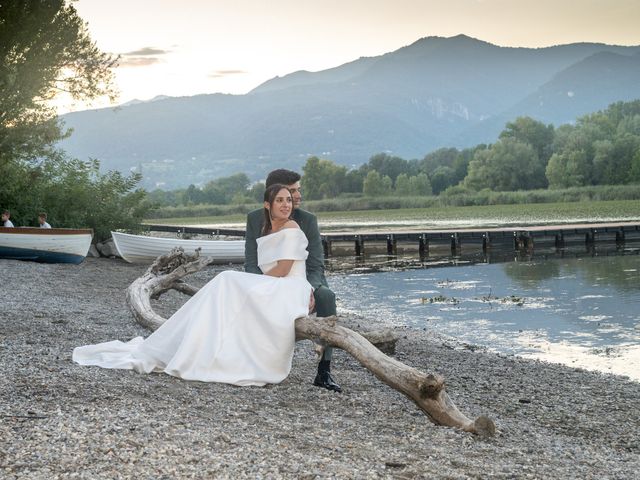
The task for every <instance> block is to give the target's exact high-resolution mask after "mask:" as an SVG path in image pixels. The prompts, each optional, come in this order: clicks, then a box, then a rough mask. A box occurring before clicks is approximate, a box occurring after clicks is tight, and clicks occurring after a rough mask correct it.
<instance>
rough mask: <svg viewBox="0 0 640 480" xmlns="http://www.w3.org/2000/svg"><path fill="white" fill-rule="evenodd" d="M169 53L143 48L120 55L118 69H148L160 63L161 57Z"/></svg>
mask: <svg viewBox="0 0 640 480" xmlns="http://www.w3.org/2000/svg"><path fill="white" fill-rule="evenodd" d="M169 53H171V50H165V49H162V48H156V47H143V48H139V49H138V50H132V51H130V52H123V53H121V54H120V62H119V64H118V66H119V67H124V68H127V67H148V66H149V65H154V64H156V63H160V62H161V61H162V58H161V57H162V56H163V55H167V54H169Z"/></svg>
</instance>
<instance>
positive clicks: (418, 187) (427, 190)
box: [409, 173, 433, 196]
mask: <svg viewBox="0 0 640 480" xmlns="http://www.w3.org/2000/svg"><path fill="white" fill-rule="evenodd" d="M409 188H410V189H411V191H412V192H413V194H414V195H419V196H428V195H432V194H433V191H432V189H431V182H430V181H429V177H428V176H427V175H426V174H425V173H419V174H418V175H415V176H413V177H409Z"/></svg>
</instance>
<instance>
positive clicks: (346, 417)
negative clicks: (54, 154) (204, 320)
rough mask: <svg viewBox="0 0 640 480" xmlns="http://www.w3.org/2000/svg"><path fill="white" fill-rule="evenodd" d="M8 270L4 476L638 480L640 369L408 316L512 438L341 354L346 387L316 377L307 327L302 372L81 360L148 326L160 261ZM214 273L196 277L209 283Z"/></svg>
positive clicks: (167, 299)
mask: <svg viewBox="0 0 640 480" xmlns="http://www.w3.org/2000/svg"><path fill="white" fill-rule="evenodd" d="M219 268H220V267H217V269H219ZM0 269H1V271H2V274H1V277H0V278H1V280H0V282H1V286H2V290H3V292H4V299H3V303H2V310H1V311H0V369H1V372H2V373H1V376H0V399H1V402H0V478H29V479H57V478H87V479H96V478H109V479H111V478H114V479H117V478H135V479H177V478H203V479H204V478H303V479H313V478H398V479H403V478H407V479H409V478H580V479H589V478H598V479H602V478H612V479H627V478H628V479H631V478H637V475H638V472H640V455H639V454H640V415H639V411H640V383H638V382H633V381H630V380H629V379H627V378H626V377H616V376H613V375H607V374H602V373H596V372H587V371H584V370H580V369H574V368H569V367H565V366H560V365H555V364H548V363H543V362H539V361H530V360H523V359H519V358H514V357H506V356H501V355H496V354H492V353H487V352H485V351H482V350H475V349H474V350H469V349H466V348H464V346H462V345H458V344H456V343H455V341H453V340H451V339H446V338H434V337H433V335H432V334H428V333H427V332H423V331H416V330H409V329H400V330H399V331H400V333H401V335H402V338H401V340H400V341H399V343H398V348H397V353H396V358H397V359H399V360H400V361H402V362H404V363H406V364H409V365H412V366H415V367H417V368H420V369H421V370H424V371H432V372H436V373H439V374H441V375H443V376H444V377H445V378H446V380H447V391H448V393H449V395H450V397H451V398H452V400H453V401H454V402H455V403H456V404H457V406H458V407H459V408H460V410H461V411H462V412H464V413H465V414H466V415H468V416H470V417H473V418H475V417H476V416H478V415H480V414H486V415H488V416H489V417H491V418H492V419H494V421H495V422H496V425H497V428H498V432H497V434H496V436H495V437H493V438H480V437H477V436H474V435H472V434H468V433H464V432H461V431H459V430H456V429H452V428H445V427H438V426H435V425H433V424H431V423H430V422H429V421H428V419H427V418H426V416H425V415H424V414H423V413H422V412H421V411H419V410H418V409H417V407H415V406H414V404H413V403H412V402H411V401H409V400H408V399H406V398H405V397H404V396H403V395H401V394H400V393H398V392H396V391H395V390H392V389H391V388H389V387H387V386H386V385H385V384H383V383H381V382H380V381H378V380H377V379H376V378H375V377H374V376H373V375H371V374H370V373H369V372H368V371H367V370H365V369H364V368H362V367H361V366H360V365H359V364H358V363H357V362H356V361H355V360H353V359H352V358H351V357H349V356H348V355H347V354H345V353H344V352H342V351H337V352H336V353H335V355H334V362H333V371H334V373H335V376H336V378H337V379H338V381H339V383H340V384H341V385H342V387H343V388H344V392H343V393H342V394H335V393H331V392H327V391H324V390H320V389H318V388H316V387H313V386H312V385H311V380H312V379H313V374H314V370H315V364H316V360H315V354H314V353H313V351H312V348H311V344H310V343H309V342H300V343H298V345H297V348H296V354H295V358H294V366H293V370H292V372H291V375H290V376H289V378H287V379H286V380H285V381H284V382H283V383H281V384H280V385H271V386H267V387H264V388H256V387H246V388H239V387H233V386H228V385H222V384H207V383H201V382H186V381H183V380H179V379H176V378H173V377H171V376H168V375H164V374H152V375H140V374H137V373H135V372H131V371H122V370H104V369H100V368H96V367H81V366H78V365H76V364H74V363H72V361H71V353H72V350H73V348H74V347H76V346H79V345H84V344H89V343H98V342H102V341H106V340H113V339H120V340H128V339H130V338H133V337H135V336H138V335H143V336H146V335H148V333H149V332H147V331H145V329H143V328H142V327H140V326H139V325H137V324H136V323H135V322H134V321H133V317H132V316H131V314H130V313H129V311H128V309H127V307H126V305H125V301H124V291H125V289H126V287H127V286H128V285H129V284H130V283H131V282H132V281H133V280H134V279H135V278H137V277H138V276H139V275H140V274H141V273H142V272H143V271H144V270H145V267H142V266H137V265H129V264H126V263H124V262H122V261H120V260H108V259H87V260H86V261H85V262H84V263H82V264H80V265H43V264H36V263H29V262H17V261H10V260H0ZM215 271H216V268H211V269H207V270H206V271H204V272H199V273H198V274H196V275H194V276H192V280H191V281H192V283H193V284H195V285H202V284H203V283H204V282H206V281H207V280H208V279H209V278H211V276H212V275H213V274H214V272H215ZM329 282H331V279H330V278H329ZM185 299H186V297H182V296H180V295H179V294H177V293H169V294H167V295H165V296H164V297H162V298H161V300H160V301H159V302H158V303H156V309H157V311H158V312H159V313H161V314H163V315H165V316H169V315H170V314H171V313H172V312H173V311H174V310H175V309H176V308H177V307H178V306H179V305H180V304H181V302H183V301H184V300H185ZM350 321H351V322H355V323H359V324H360V326H361V327H362V329H364V330H368V329H372V328H376V327H379V326H380V324H379V323H378V324H375V323H373V321H372V320H371V319H351V320H350ZM377 321H378V322H380V321H384V319H379V320H377Z"/></svg>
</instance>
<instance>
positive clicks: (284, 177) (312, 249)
mask: <svg viewBox="0 0 640 480" xmlns="http://www.w3.org/2000/svg"><path fill="white" fill-rule="evenodd" d="M265 183H266V185H265V186H266V187H269V186H271V185H273V184H276V183H280V184H282V185H286V186H287V187H288V188H289V190H290V191H291V197H292V198H293V208H294V210H293V216H292V218H293V219H294V220H295V221H296V223H297V224H298V225H299V226H300V229H301V230H302V231H303V232H304V234H305V235H306V237H307V240H308V241H309V245H308V246H307V251H308V252H309V256H308V257H307V261H306V266H307V280H308V281H309V283H310V284H311V286H312V287H313V289H314V290H313V296H314V299H315V304H316V312H317V315H318V316H319V317H328V316H331V315H335V314H336V296H335V294H334V293H333V292H332V291H331V289H330V288H329V285H327V279H326V278H325V276H324V251H323V249H322V240H321V239H320V230H319V229H318V219H317V218H316V216H315V215H314V214H312V213H310V212H307V211H305V210H302V209H301V208H300V204H301V203H302V192H301V190H300V175H299V174H298V173H296V172H292V171H291V170H285V169H278V170H274V171H272V172H271V173H269V175H268V176H267V181H266V182H265ZM263 221H264V213H263V209H262V208H259V209H257V210H254V211H252V212H249V214H248V215H247V233H246V237H245V247H244V269H245V271H246V272H250V273H258V274H261V273H262V271H261V270H260V268H259V267H258V245H257V243H256V239H257V238H258V237H259V236H260V232H261V231H262V226H263ZM332 354H333V349H332V348H331V347H327V348H326V349H325V351H324V354H323V356H322V359H321V360H320V363H319V364H318V374H317V375H316V378H315V380H314V381H313V384H314V385H315V386H317V387H322V388H326V389H327V390H332V391H334V392H341V391H342V388H340V385H338V384H337V383H336V382H335V381H334V379H333V378H332V377H331V356H332Z"/></svg>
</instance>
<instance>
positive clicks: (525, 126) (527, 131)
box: [499, 117, 554, 165]
mask: <svg viewBox="0 0 640 480" xmlns="http://www.w3.org/2000/svg"><path fill="white" fill-rule="evenodd" d="M499 138H500V140H505V139H507V138H511V139H513V140H517V141H518V142H520V143H527V144H529V145H531V146H532V147H533V149H534V150H535V152H536V153H537V154H538V158H539V159H540V160H541V161H542V162H543V163H544V164H545V165H546V164H547V162H548V161H549V158H550V157H551V154H552V153H553V140H554V129H553V125H545V124H544V123H542V122H539V121H537V120H534V119H533V118H531V117H518V118H516V119H515V120H514V121H513V122H508V123H507V125H506V126H505V129H504V130H503V131H502V133H500V137H499Z"/></svg>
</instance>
